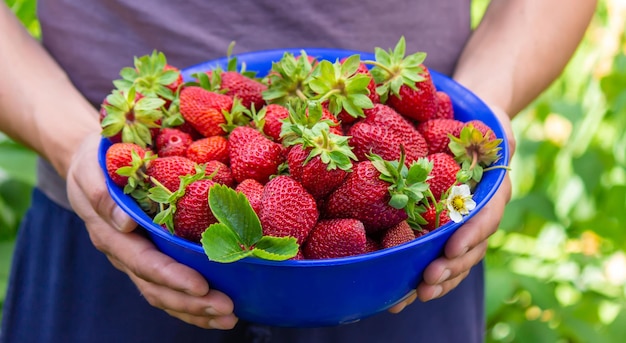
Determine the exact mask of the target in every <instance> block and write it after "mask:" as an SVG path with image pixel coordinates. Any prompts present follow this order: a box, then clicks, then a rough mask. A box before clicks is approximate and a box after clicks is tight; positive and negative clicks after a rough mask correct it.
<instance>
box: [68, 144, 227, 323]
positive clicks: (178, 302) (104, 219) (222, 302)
mask: <svg viewBox="0 0 626 343" xmlns="http://www.w3.org/2000/svg"><path fill="white" fill-rule="evenodd" d="M99 141H100V138H99V136H98V135H94V136H92V137H89V138H87V139H86V140H85V142H84V144H83V145H81V147H80V148H79V150H78V152H77V153H76V156H74V157H73V161H72V165H71V167H70V169H69V171H68V176H67V184H68V186H67V190H68V198H69V199H70V203H71V204H72V207H73V208H74V210H75V212H76V213H77V214H78V215H79V216H80V217H81V218H82V219H83V221H84V222H85V226H86V228H87V231H88V233H89V237H90V239H91V241H92V243H93V245H94V246H95V247H96V249H98V250H99V251H101V252H103V253H104V254H106V256H107V258H108V259H109V260H110V261H111V263H112V264H113V266H115V267H116V268H117V269H119V270H121V271H123V272H125V273H126V274H127V275H128V276H129V277H130V279H131V280H132V281H133V283H135V285H136V286H137V287H138V289H139V291H140V292H141V293H142V294H143V296H144V297H145V298H146V300H147V301H148V303H150V304H151V305H152V306H155V307H157V308H160V309H163V310H164V311H165V312H167V313H169V314H170V315H172V316H174V317H176V318H179V319H181V320H183V321H185V322H187V323H190V324H193V325H197V326H199V327H202V328H218V329H229V328H232V327H233V326H234V325H235V323H236V322H237V318H236V317H235V315H234V314H233V303H232V301H231V299H230V298H228V297H227V296H226V295H225V294H223V293H221V292H219V291H216V290H210V289H209V285H208V283H207V281H206V279H205V278H204V277H203V276H202V275H200V274H199V273H198V272H197V271H195V270H193V269H191V268H189V267H187V266H185V265H182V264H180V263H178V262H176V261H175V260H174V259H172V258H170V257H169V256H167V255H165V254H163V253H161V252H160V251H158V250H157V248H156V247H155V246H154V244H153V243H152V242H151V241H150V240H148V239H147V238H145V237H144V236H142V235H141V234H139V233H135V232H132V231H133V230H134V229H135V227H136V224H135V223H134V221H132V219H131V218H130V217H129V216H128V215H126V214H125V213H124V212H123V211H122V210H121V209H120V208H119V207H117V206H116V204H115V202H114V201H113V200H112V199H111V197H110V196H109V194H108V190H107V189H106V186H105V183H104V177H103V174H102V171H101V169H100V168H99V166H98V163H97V148H98V144H99Z"/></svg>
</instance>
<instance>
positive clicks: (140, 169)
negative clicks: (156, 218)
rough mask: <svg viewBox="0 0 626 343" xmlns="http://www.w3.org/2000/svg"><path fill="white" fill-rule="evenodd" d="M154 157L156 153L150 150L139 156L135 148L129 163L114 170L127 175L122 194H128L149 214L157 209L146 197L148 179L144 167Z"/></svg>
mask: <svg viewBox="0 0 626 343" xmlns="http://www.w3.org/2000/svg"><path fill="white" fill-rule="evenodd" d="M155 158H157V155H155V154H153V153H152V151H147V152H146V153H145V155H144V157H143V158H141V157H140V156H139V154H137V152H136V151H135V150H132V151H131V164H130V165H129V166H125V167H121V168H119V169H118V170H116V173H117V174H119V175H121V176H126V177H128V181H127V183H126V185H125V186H124V194H128V195H130V196H131V197H132V198H133V199H135V200H136V201H137V203H138V204H139V206H140V207H141V209H142V210H143V211H144V212H146V213H148V214H150V215H152V214H154V213H155V212H156V211H157V206H156V204H155V202H154V201H152V200H151V199H150V198H149V197H148V189H149V182H148V181H149V180H148V176H147V175H146V173H145V169H146V166H147V165H148V163H149V162H150V161H152V160H154V159H155Z"/></svg>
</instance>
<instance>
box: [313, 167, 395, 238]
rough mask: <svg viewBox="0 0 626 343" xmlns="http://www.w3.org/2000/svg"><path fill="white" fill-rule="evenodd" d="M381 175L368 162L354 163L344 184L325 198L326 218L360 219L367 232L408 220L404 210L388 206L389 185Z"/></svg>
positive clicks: (389, 198) (373, 231) (389, 196)
mask: <svg viewBox="0 0 626 343" xmlns="http://www.w3.org/2000/svg"><path fill="white" fill-rule="evenodd" d="M380 176H381V173H380V171H378V170H377V169H376V167H375V166H374V164H373V163H372V162H371V161H369V160H368V161H363V162H358V163H356V164H355V166H354V170H353V171H352V172H351V173H349V174H348V176H347V177H346V179H345V180H344V182H343V184H341V186H339V187H338V188H337V189H336V190H335V191H333V192H332V193H331V194H330V195H329V196H328V199H327V201H326V202H325V208H324V213H325V216H326V217H327V218H353V219H357V220H360V221H361V222H362V223H363V225H364V226H365V230H366V231H367V232H368V233H375V232H378V231H380V230H383V229H386V228H389V227H391V226H394V225H396V224H398V223H399V222H401V221H403V220H405V219H407V213H406V212H405V211H404V210H403V209H397V208H394V207H392V206H391V205H389V201H390V200H391V195H390V194H389V186H390V183H389V182H387V181H383V180H381V178H380Z"/></svg>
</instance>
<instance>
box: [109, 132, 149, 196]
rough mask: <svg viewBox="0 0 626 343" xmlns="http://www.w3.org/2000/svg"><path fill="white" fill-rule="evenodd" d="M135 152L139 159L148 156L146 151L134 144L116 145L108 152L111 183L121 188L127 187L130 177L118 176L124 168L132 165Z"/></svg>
mask: <svg viewBox="0 0 626 343" xmlns="http://www.w3.org/2000/svg"><path fill="white" fill-rule="evenodd" d="M133 152H135V153H136V154H137V156H139V158H144V156H145V155H146V151H145V150H144V149H143V148H142V147H140V146H139V145H137V144H134V143H114V144H112V145H111V146H110V147H109V149H108V150H107V152H106V155H105V161H106V170H107V174H108V175H109V177H110V178H111V181H113V183H115V184H116V185H118V186H120V187H124V186H126V184H127V183H128V176H122V175H120V174H118V173H117V171H118V169H120V168H122V167H129V166H131V165H132V161H133V158H132V153H133Z"/></svg>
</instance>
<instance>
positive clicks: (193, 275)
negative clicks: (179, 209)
mask: <svg viewBox="0 0 626 343" xmlns="http://www.w3.org/2000/svg"><path fill="white" fill-rule="evenodd" d="M0 32H2V34H1V35H0V51H2V59H0V75H2V77H0V131H2V132H4V133H6V134H7V135H8V136H9V137H11V138H13V139H14V140H16V141H18V142H20V143H22V144H23V145H25V146H27V147H29V148H31V149H32V150H34V151H35V152H37V153H38V154H39V155H40V156H41V157H43V158H44V159H46V160H48V161H49V162H50V163H51V164H52V165H53V166H54V168H55V169H56V171H57V172H58V173H59V175H61V176H62V177H63V178H65V179H66V180H67V191H68V197H69V200H70V203H71V204H72V207H73V209H74V211H75V212H76V214H77V215H79V216H80V217H81V218H82V219H83V220H84V222H85V225H86V227H87V231H88V232H89V236H90V238H91V241H92V242H93V244H94V246H95V247H96V248H97V249H98V250H100V251H102V252H103V253H105V254H106V256H107V257H108V258H109V260H110V261H111V263H112V264H113V265H114V266H115V267H116V268H118V269H120V270H121V271H123V272H125V273H126V274H127V275H128V276H129V277H130V279H131V280H132V281H133V282H134V283H135V284H136V285H137V287H138V288H139V290H140V291H141V293H142V295H143V296H144V297H145V298H146V300H147V301H148V302H149V303H150V304H151V305H152V306H155V307H158V308H160V309H163V310H164V311H165V312H167V313H169V314H170V315H172V316H174V317H177V318H179V319H181V320H183V321H185V322H187V323H190V324H194V325H196V326H199V327H202V328H217V329H230V328H232V327H234V325H235V324H236V322H237V318H236V317H235V316H234V315H233V313H232V311H233V304H232V301H231V300H230V299H229V298H228V297H227V296H226V295H224V294H223V293H221V292H218V291H215V290H212V289H210V288H209V285H208V284H207V282H206V280H205V279H204V278H203V277H202V276H201V275H200V274H199V273H197V272H196V271H194V270H192V269H191V268H188V267H186V266H184V265H182V264H179V263H177V262H175V261H174V260H172V259H171V258H169V257H168V256H166V255H164V254H162V253H160V252H159V251H158V250H157V249H156V247H154V245H153V244H152V243H151V242H150V241H149V240H147V239H146V238H144V237H143V236H142V235H140V234H137V233H134V232H133V230H134V229H135V227H136V224H135V223H134V222H133V221H132V220H131V219H130V217H128V216H127V215H126V214H125V213H124V212H123V211H122V210H121V209H119V208H118V207H117V206H116V204H115V203H114V201H113V200H112V199H111V198H110V196H109V195H108V192H107V189H106V187H105V184H104V178H103V175H102V171H101V170H100V168H99V167H98V162H97V148H98V144H99V140H100V124H99V120H98V112H97V111H96V109H94V108H93V107H92V106H91V105H90V104H89V102H88V101H87V100H86V99H84V97H83V96H82V95H81V94H80V92H78V91H77V90H76V88H75V87H74V86H73V85H72V83H71V81H70V80H69V78H68V77H67V75H66V74H65V72H64V71H63V70H62V69H61V68H60V66H59V65H58V64H57V63H56V62H55V61H54V60H53V59H52V58H51V57H50V56H49V55H48V53H47V52H46V51H45V49H44V48H43V47H42V46H41V44H39V43H38V42H37V41H36V40H34V39H33V38H32V37H31V36H30V35H29V34H28V33H27V32H26V31H25V30H24V28H23V26H22V25H21V24H20V23H19V21H18V20H17V19H16V18H15V16H14V15H13V13H11V11H10V10H9V9H8V8H7V6H6V5H5V4H4V3H3V4H1V5H0Z"/></svg>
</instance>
